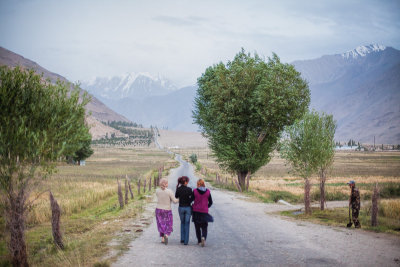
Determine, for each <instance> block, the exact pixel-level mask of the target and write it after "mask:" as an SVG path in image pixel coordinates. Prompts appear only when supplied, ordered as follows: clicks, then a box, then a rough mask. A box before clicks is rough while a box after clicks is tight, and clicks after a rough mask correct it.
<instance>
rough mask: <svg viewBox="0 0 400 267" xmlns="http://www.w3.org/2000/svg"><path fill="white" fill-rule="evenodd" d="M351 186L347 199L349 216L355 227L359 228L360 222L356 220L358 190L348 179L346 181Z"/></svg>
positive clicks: (358, 210)
mask: <svg viewBox="0 0 400 267" xmlns="http://www.w3.org/2000/svg"><path fill="white" fill-rule="evenodd" d="M347 184H348V185H349V187H350V188H351V195H350V200H349V206H350V207H351V217H352V220H353V223H354V226H355V227H356V228H361V224H360V222H359V220H358V215H359V213H360V207H361V203H360V191H358V188H357V187H356V183H355V182H354V181H350V182H348V183H347Z"/></svg>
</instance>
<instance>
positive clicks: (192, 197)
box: [190, 190, 194, 203]
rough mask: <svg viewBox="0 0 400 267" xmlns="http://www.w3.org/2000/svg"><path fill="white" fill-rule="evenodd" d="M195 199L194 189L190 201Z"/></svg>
mask: <svg viewBox="0 0 400 267" xmlns="http://www.w3.org/2000/svg"><path fill="white" fill-rule="evenodd" d="M193 201H194V190H193V191H192V194H191V195H190V203H192V202H193Z"/></svg>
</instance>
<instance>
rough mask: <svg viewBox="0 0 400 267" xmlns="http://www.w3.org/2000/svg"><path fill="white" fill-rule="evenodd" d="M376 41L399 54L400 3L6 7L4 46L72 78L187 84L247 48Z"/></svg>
mask: <svg viewBox="0 0 400 267" xmlns="http://www.w3.org/2000/svg"><path fill="white" fill-rule="evenodd" d="M371 43H379V44H383V45H386V46H392V47H395V48H397V49H399V48H400V0H395V1H386V0H380V1H367V0H360V1H351V0H344V1H342V0H331V1H324V0H315V1H306V0H304V1H298V0H294V1H252V0H246V1H244V0H243V1H218V0H214V1H204V0H201V1H200V0H199V1H189V0H186V1H168V0H162V1H161V0H160V1H153V0H147V1H134V0H131V1H128V0H125V1H124V0H113V1H111V0H110V1H100V0H93V1H83V0H77V1H75V0H68V1H67V0H66V1H54V0H49V1H44V0H43V1H42V0H32V1H28V0H24V1H22V0H10V1H5V0H0V46H2V47H5V48H7V49H9V50H11V51H13V52H16V53H18V54H20V55H22V56H24V57H26V58H28V59H31V60H33V61H35V62H37V63H38V64H40V65H42V66H43V67H45V68H47V69H48V70H50V71H53V72H56V73H58V74H61V75H63V76H65V77H67V78H68V79H69V80H71V81H78V80H87V79H90V78H91V77H93V76H112V75H117V74H123V73H126V72H149V73H152V74H154V75H157V74H159V75H162V76H165V77H167V78H169V79H170V80H172V81H173V82H175V83H176V84H177V85H178V86H185V85H192V84H195V83H196V79H197V77H199V76H200V75H201V74H202V73H203V72H204V70H205V69H206V67H208V66H210V65H212V64H214V63H218V62H219V61H223V62H226V61H227V60H230V59H232V58H233V57H234V55H235V54H236V53H237V52H238V51H239V50H240V49H241V47H243V48H245V50H247V51H249V52H252V53H253V52H254V51H257V53H258V54H260V55H262V56H265V57H268V56H270V55H271V52H275V53H277V54H278V56H280V57H281V59H282V61H284V62H291V61H293V60H298V59H311V58H317V57H320V56H322V55H326V54H336V53H342V52H345V51H348V50H351V49H353V48H355V47H357V46H359V45H367V44H371Z"/></svg>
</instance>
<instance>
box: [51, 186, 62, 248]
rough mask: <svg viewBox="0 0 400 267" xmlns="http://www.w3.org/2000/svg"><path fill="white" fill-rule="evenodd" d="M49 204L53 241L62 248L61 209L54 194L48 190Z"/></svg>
mask: <svg viewBox="0 0 400 267" xmlns="http://www.w3.org/2000/svg"><path fill="white" fill-rule="evenodd" d="M50 205H51V229H52V232H53V239H54V243H55V244H56V246H58V247H59V248H60V249H64V244H63V241H62V234H61V231H60V216H61V210H60V206H59V205H58V203H57V200H55V199H54V196H53V194H52V193H51V191H50Z"/></svg>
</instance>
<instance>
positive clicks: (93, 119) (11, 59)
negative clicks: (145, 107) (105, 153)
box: [0, 47, 130, 139]
mask: <svg viewBox="0 0 400 267" xmlns="http://www.w3.org/2000/svg"><path fill="white" fill-rule="evenodd" d="M4 65H5V66H9V67H16V66H17V65H18V66H21V67H23V68H25V69H33V70H34V71H35V72H36V73H38V74H43V77H44V78H48V79H50V81H52V82H56V81H57V80H61V81H64V82H68V80H67V79H65V78H64V77H63V76H61V75H59V74H57V73H54V72H51V71H48V70H46V69H45V68H43V67H41V66H40V65H38V64H37V63H36V62H33V61H32V60H29V59H26V58H24V57H22V56H20V55H18V54H16V53H14V52H11V51H10V50H7V49H5V48H3V47H0V66H4ZM86 110H87V112H88V113H91V115H90V116H89V118H88V120H87V122H88V123H90V125H91V126H92V129H91V134H92V137H93V138H94V139H97V138H101V137H102V136H105V135H106V133H107V132H108V133H109V135H110V134H111V133H115V134H117V135H122V133H120V132H119V131H116V130H115V129H113V128H111V127H108V126H105V125H103V124H102V123H101V121H126V122H129V121H130V120H129V119H127V118H126V117H124V116H122V115H121V114H118V113H116V112H115V111H113V110H111V109H110V108H108V107H107V106H106V105H104V104H103V103H102V102H101V101H99V100H98V99H97V98H96V97H94V96H92V101H91V102H90V103H88V104H87V106H86Z"/></svg>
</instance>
